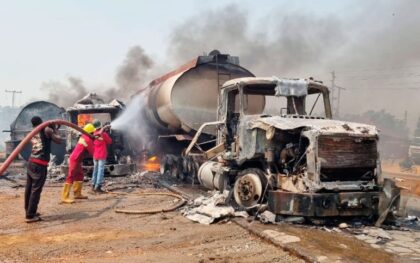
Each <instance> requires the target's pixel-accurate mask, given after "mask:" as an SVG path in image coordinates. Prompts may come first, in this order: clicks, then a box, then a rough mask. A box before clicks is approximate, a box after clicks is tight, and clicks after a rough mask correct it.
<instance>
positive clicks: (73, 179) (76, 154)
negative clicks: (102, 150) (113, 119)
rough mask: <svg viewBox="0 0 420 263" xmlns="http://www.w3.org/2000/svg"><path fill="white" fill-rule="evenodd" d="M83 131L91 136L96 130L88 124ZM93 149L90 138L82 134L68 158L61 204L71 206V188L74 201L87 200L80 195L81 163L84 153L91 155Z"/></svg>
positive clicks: (81, 182)
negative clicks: (67, 169)
mask: <svg viewBox="0 0 420 263" xmlns="http://www.w3.org/2000/svg"><path fill="white" fill-rule="evenodd" d="M83 130H84V131H86V132H87V133H89V134H93V133H94V132H95V130H96V129H95V127H94V126H93V124H91V123H88V124H86V125H85V126H84V127H83ZM93 149H94V148H93V139H92V137H90V136H88V135H86V134H82V135H81V136H80V138H79V140H78V142H77V144H76V147H74V150H73V152H72V153H71V154H70V157H69V172H68V174H67V177H66V181H65V183H64V187H63V192H62V194H61V202H62V203H66V204H71V203H73V202H74V200H73V199H71V198H70V190H71V187H72V186H73V188H74V198H75V199H87V196H84V195H82V186H83V178H84V174H83V168H82V163H83V158H84V157H85V154H86V153H88V154H89V155H93Z"/></svg>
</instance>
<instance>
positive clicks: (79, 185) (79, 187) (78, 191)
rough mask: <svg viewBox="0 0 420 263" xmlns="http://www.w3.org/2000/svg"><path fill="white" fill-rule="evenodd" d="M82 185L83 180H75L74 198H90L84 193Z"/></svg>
mask: <svg viewBox="0 0 420 263" xmlns="http://www.w3.org/2000/svg"><path fill="white" fill-rule="evenodd" d="M82 186H83V181H74V182H73V188H74V199H88V197H87V196H85V195H82Z"/></svg>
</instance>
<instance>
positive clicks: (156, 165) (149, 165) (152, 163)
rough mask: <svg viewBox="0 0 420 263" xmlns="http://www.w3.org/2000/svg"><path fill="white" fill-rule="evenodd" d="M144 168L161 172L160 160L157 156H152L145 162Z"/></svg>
mask: <svg viewBox="0 0 420 263" xmlns="http://www.w3.org/2000/svg"><path fill="white" fill-rule="evenodd" d="M142 166H143V170H145V171H149V172H159V171H160V162H159V158H158V157H157V156H152V157H150V158H149V159H147V160H146V161H145V162H144V163H143V165H142Z"/></svg>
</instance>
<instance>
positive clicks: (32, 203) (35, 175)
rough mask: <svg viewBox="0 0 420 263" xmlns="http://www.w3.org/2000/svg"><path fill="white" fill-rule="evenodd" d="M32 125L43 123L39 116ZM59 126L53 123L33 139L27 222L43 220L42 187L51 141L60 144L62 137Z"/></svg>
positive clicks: (26, 210)
mask: <svg viewBox="0 0 420 263" xmlns="http://www.w3.org/2000/svg"><path fill="white" fill-rule="evenodd" d="M31 123H32V127H33V128H36V127H37V126H39V125H40V124H41V123H42V119H41V118H40V117H39V116H34V117H32V119H31ZM57 130H58V128H57V127H56V126H55V125H51V126H48V127H45V128H44V129H42V130H41V131H40V132H39V133H38V134H36V135H35V136H34V137H32V139H31V144H32V150H31V155H30V157H29V161H28V167H27V180H26V186H25V212H26V222H27V223H33V222H37V221H40V220H41V217H40V216H39V215H40V214H39V213H38V212H37V210H38V204H39V200H40V198H41V192H42V188H43V187H44V184H45V180H46V179H47V167H48V163H49V161H50V153H51V141H54V142H55V143H58V144H60V143H61V137H60V135H59V134H58V132H57Z"/></svg>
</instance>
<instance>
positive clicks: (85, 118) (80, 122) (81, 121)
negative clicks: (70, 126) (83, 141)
mask: <svg viewBox="0 0 420 263" xmlns="http://www.w3.org/2000/svg"><path fill="white" fill-rule="evenodd" d="M92 122H93V116H92V115H90V114H79V115H77V126H79V127H83V126H85V125H86V124H88V123H92Z"/></svg>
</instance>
